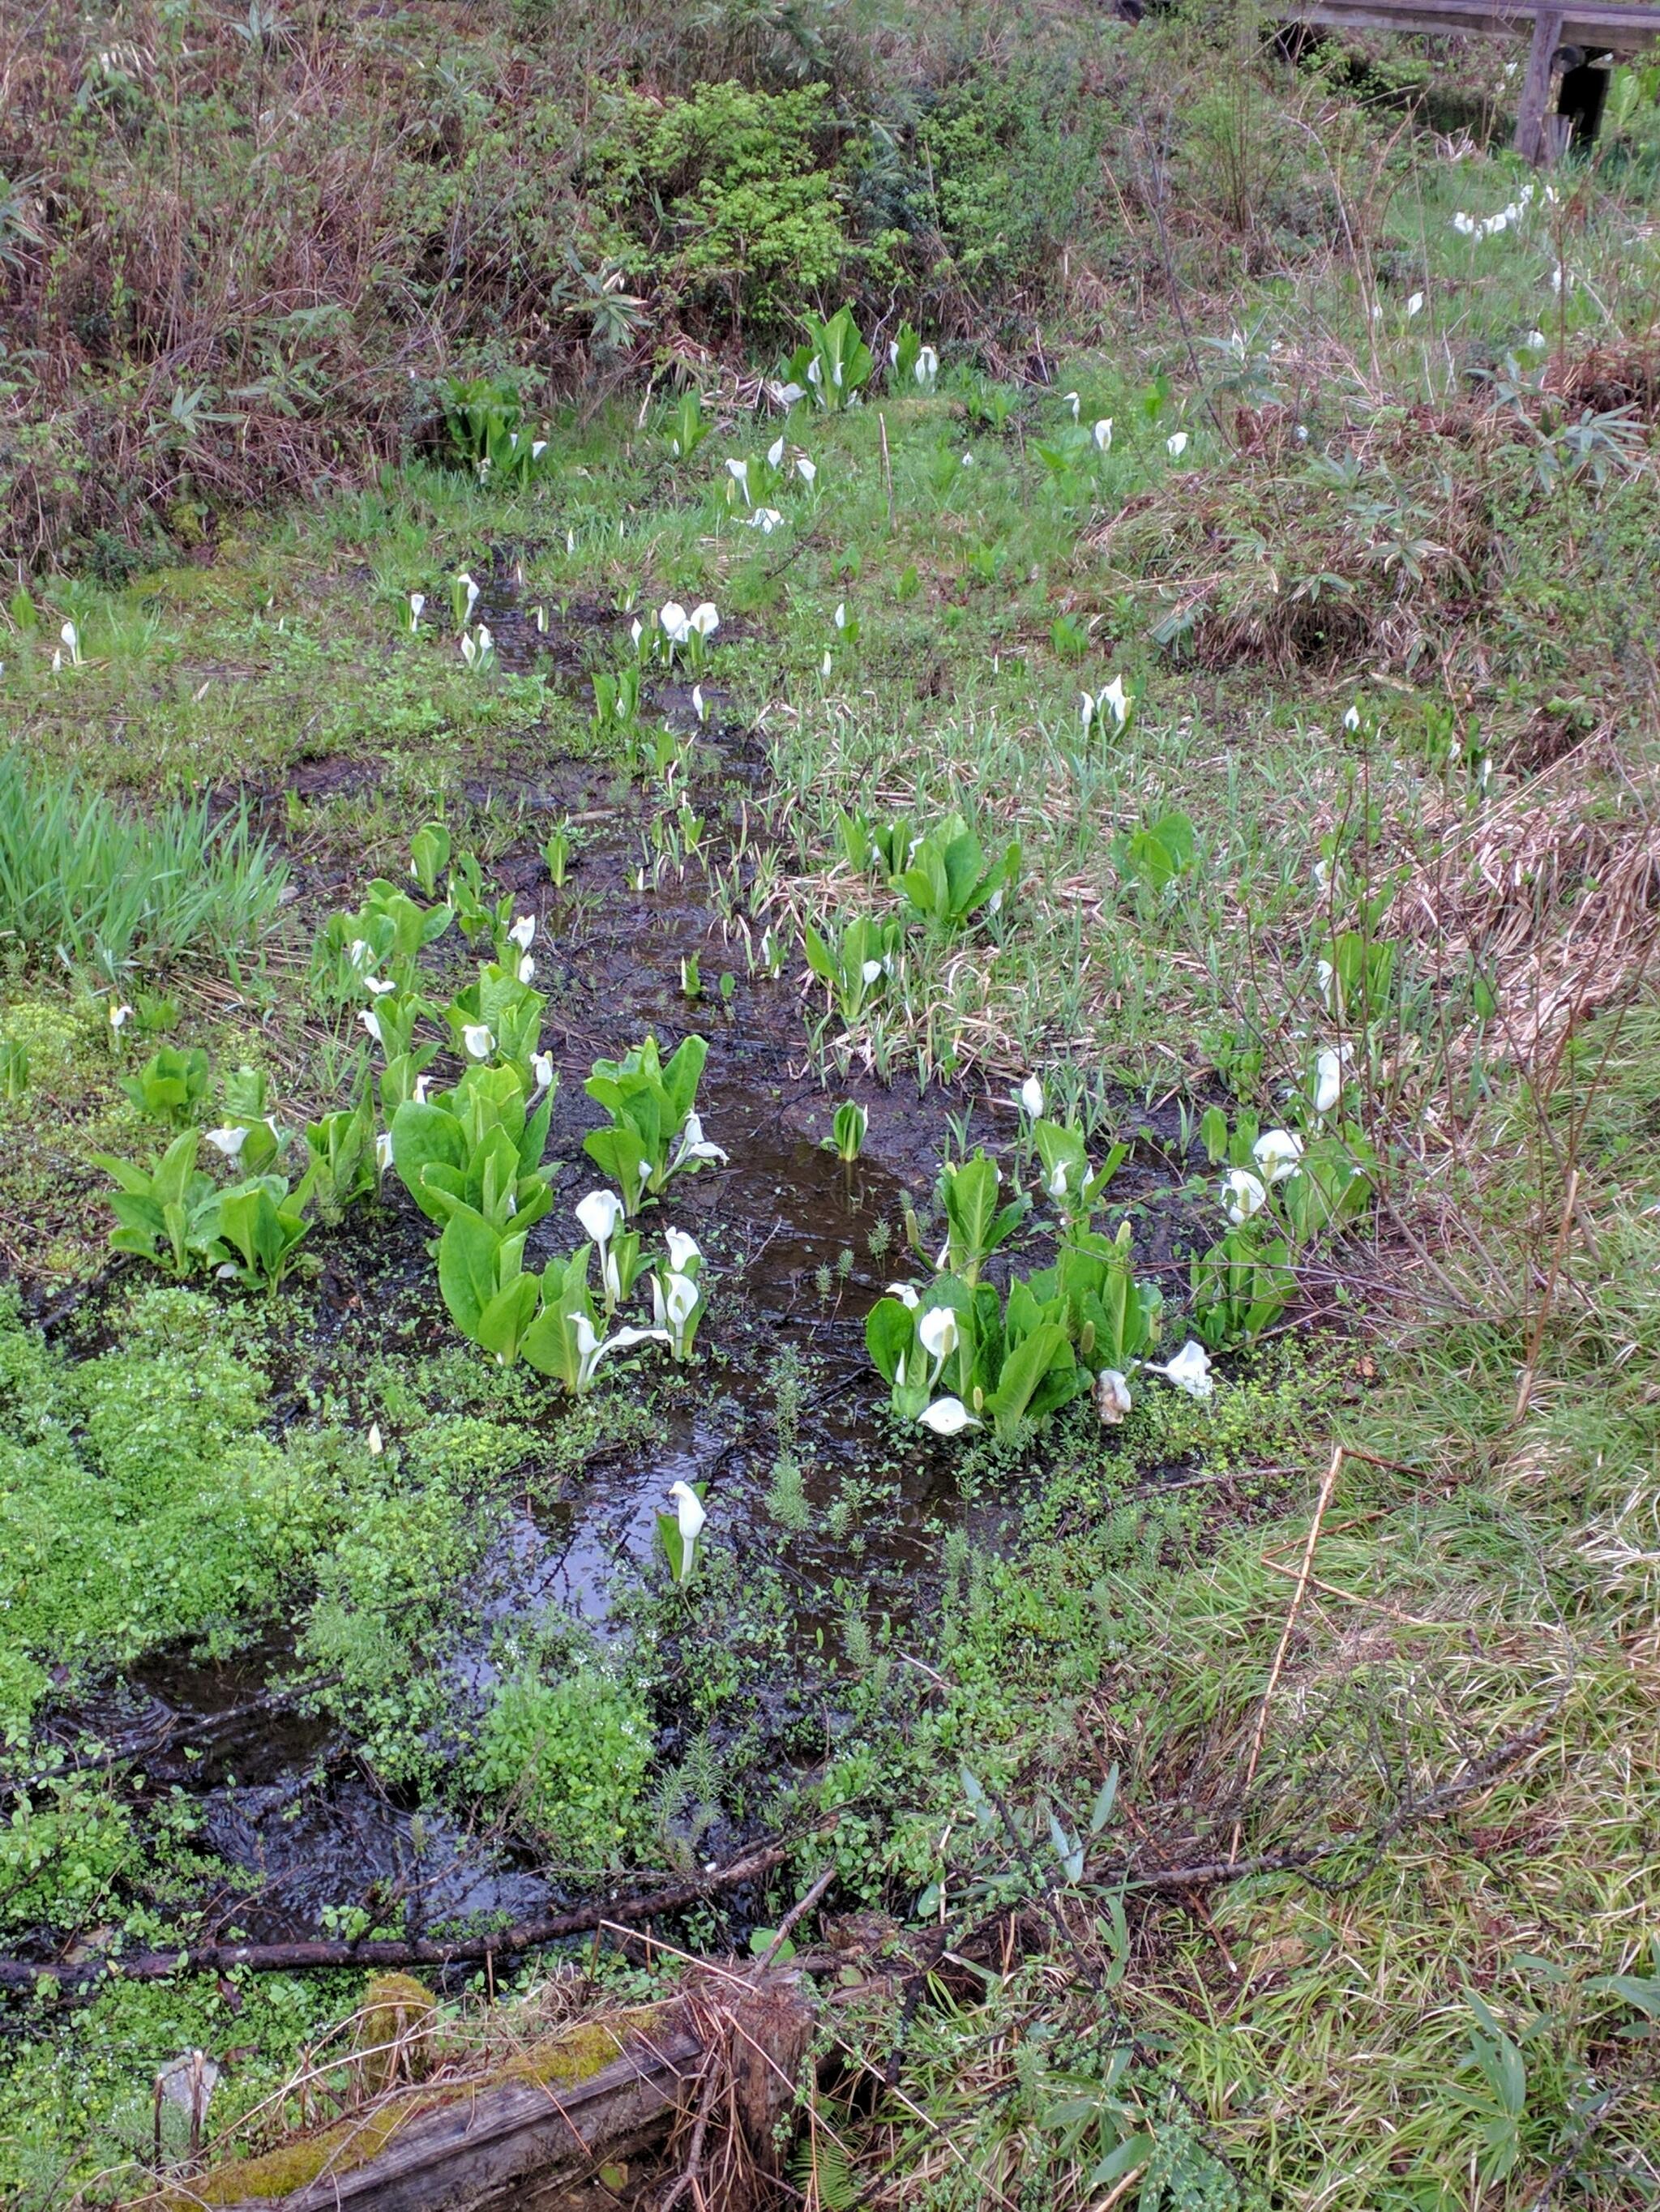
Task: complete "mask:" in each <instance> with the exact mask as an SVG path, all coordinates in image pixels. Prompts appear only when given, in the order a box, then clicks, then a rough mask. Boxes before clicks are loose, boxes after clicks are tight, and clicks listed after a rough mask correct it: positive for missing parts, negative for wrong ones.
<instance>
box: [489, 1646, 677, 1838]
mask: <svg viewBox="0 0 1660 2212" xmlns="http://www.w3.org/2000/svg"><path fill="white" fill-rule="evenodd" d="M651 1752H652V1739H651V1729H650V1725H649V1723H648V1720H647V1717H646V1714H645V1712H644V1710H643V1709H642V1706H641V1705H640V1704H639V1701H638V1700H637V1699H635V1697H634V1696H632V1695H631V1694H630V1693H629V1691H627V1690H626V1689H624V1688H623V1686H622V1685H621V1684H620V1683H618V1682H616V1681H613V1680H611V1677H610V1676H609V1675H606V1674H601V1673H600V1672H599V1670H598V1669H597V1668H592V1667H590V1668H584V1669H582V1671H581V1672H580V1673H577V1674H569V1675H567V1676H566V1677H565V1679H564V1680H562V1681H560V1682H544V1681H543V1680H541V1678H540V1677H539V1676H538V1675H537V1674H520V1675H516V1676H514V1678H513V1679H512V1680H509V1681H506V1682H503V1683H502V1686H501V1687H500V1688H499V1689H498V1690H497V1692H496V1698H495V1701H494V1703H493V1704H492V1705H491V1706H490V1709H489V1712H488V1714H487V1715H486V1716H485V1719H484V1725H483V1730H482V1731H481V1734H480V1737H479V1744H478V1751H477V1759H476V1762H475V1768H474V1777H473V1778H474V1780H475V1782H476V1783H477V1786H478V1788H479V1789H481V1790H484V1791H485V1792H487V1793H488V1794H489V1796H501V1797H506V1798H507V1799H508V1800H509V1802H510V1805H511V1808H512V1812H513V1814H514V1818H515V1819H516V1820H517V1822H518V1824H519V1826H521V1827H523V1828H526V1829H528V1830H529V1831H531V1832H532V1833H534V1834H535V1835H537V1836H538V1838H541V1839H542V1840H543V1841H544V1843H545V1844H547V1845H548V1847H549V1848H550V1850H554V1851H556V1852H557V1853H558V1855H559V1856H560V1857H562V1858H563V1859H566V1860H568V1861H569V1863H571V1864H572V1865H573V1866H579V1867H598V1866H605V1865H608V1864H610V1863H612V1862H613V1861H615V1860H616V1858H617V1857H618V1855H619V1852H620V1850H621V1849H622V1847H623V1844H625V1843H626V1842H627V1841H628V1839H629V1837H630V1836H631V1835H632V1834H633V1833H634V1832H635V1827H636V1826H637V1819H636V1815H637V1812H638V1808H639V1802H640V1792H641V1787H642V1784H643V1783H644V1780H645V1776H646V1769H647V1767H648V1765H649V1764H650V1762H651Z"/></svg>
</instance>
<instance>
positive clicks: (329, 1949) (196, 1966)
mask: <svg viewBox="0 0 1660 2212" xmlns="http://www.w3.org/2000/svg"><path fill="white" fill-rule="evenodd" d="M793 1849H794V1846H793V1845H792V1844H767V1845H766V1846H764V1848H763V1849H761V1850H754V1851H750V1852H746V1853H745V1855H744V1856H743V1857H740V1858H737V1859H734V1860H733V1861H732V1863H730V1864H729V1865H727V1866H724V1867H719V1868H717V1869H715V1870H714V1872H713V1873H712V1874H706V1875H701V1876H699V1878H698V1879H697V1880H696V1881H682V1882H675V1883H672V1884H671V1885H670V1886H669V1887H666V1888H665V1889H659V1890H654V1891H653V1892H651V1893H649V1894H648V1895H646V1896H642V1897H631V1898H623V1899H622V1900H621V1901H620V1902H619V1903H617V1904H615V1905H582V1906H581V1907H579V1908H578V1909H577V1910H576V1911H572V1912H556V1913H552V1914H550V1915H549V1916H548V1917H545V1918H544V1919H541V1920H520V1921H516V1922H514V1923H513V1925H512V1926H510V1927H508V1928H498V1929H495V1930H493V1931H492V1932H491V1933H489V1934H488V1935H483V1936H453V1937H451V1938H449V1939H447V1940H442V1941H441V1940H439V1939H437V1938H434V1937H414V1936H410V1937H395V1936H381V1937H373V1938H366V1939H363V1940H362V1941H359V1942H340V1941H333V1942H328V1941H324V1940H320V1939H319V1940H317V1941H315V1942H299V1943H203V1944H200V1945H198V1947H197V1948H195V1949H193V1950H192V1949H189V1948H185V1949H180V1950H176V1951H139V1952H136V1953H135V1954H133V1955H132V1956H131V1958H126V1959H120V1958H112V1957H102V1958H96V1959H87V1960H76V1961H75V1962H74V1963H73V1964H64V1965H58V1964H55V1963H53V1962H51V1961H46V1960H43V1961H40V1962H36V1961H34V1960H27V1959H0V1990H34V1989H37V1988H38V1987H39V1986H40V1984H41V1983H42V1982H46V1981H53V1982H56V1983H57V1984H58V1986H59V1988H60V1989H64V1988H69V1989H74V1988H78V1987H80V1986H82V1984H88V1983H92V1982H97V1981H100V1980H102V1979H103V1978H105V1977H106V1976H111V1977H113V1978H117V1979H119V1980H122V1981H130V1982H161V1981H167V1980H168V1979H170V1978H171V1977H172V1976H173V1975H174V1974H182V1973H192V1974H226V1973H229V1972H233V1971H234V1969H235V1968H236V1967H238V1966H243V1967H247V1968H249V1969H251V1970H252V1971H253V1972H256V1973H271V1972H280V1973H315V1972H319V1971H321V1970H323V1969H325V1968H328V1967H334V1966H366V1967H375V1968H385V1967H394V1966H459V1965H463V1964H465V1963H468V1962H470V1961H473V1960H496V1959H500V1958H503V1957H509V1956H512V1955H513V1954H515V1953H518V1952H521V1951H535V1950H538V1949H540V1948H541V1947H542V1946H543V1945H544V1944H546V1943H555V1942H559V1941H560V1939H561V1938H562V1937H563V1936H587V1935H591V1934H592V1933H593V1930H594V1929H597V1928H599V1927H600V1926H601V1925H602V1924H603V1923H605V1922H606V1921H608V1920H620V1921H629V1922H633V1921H640V1920H651V1919H654V1918H655V1917H656V1916H657V1915H658V1914H659V1913H663V1912H680V1911H684V1910H685V1909H686V1907H687V1906H689V1905H701V1904H702V1902H703V1900H704V1899H706V1898H708V1897H709V1896H711V1895H714V1894H716V1893H719V1892H721V1891H722V1890H728V1889H738V1888H740V1887H742V1886H743V1884H744V1883H745V1882H748V1881H757V1880H758V1879H759V1877H760V1876H761V1875H764V1874H769V1873H770V1872H771V1871H772V1869H774V1868H775V1867H776V1866H781V1865H782V1864H783V1863H784V1861H785V1860H786V1859H787V1858H788V1857H789V1856H790V1853H791V1850H793Z"/></svg>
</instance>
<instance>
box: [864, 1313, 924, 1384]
mask: <svg viewBox="0 0 1660 2212" xmlns="http://www.w3.org/2000/svg"><path fill="white" fill-rule="evenodd" d="M915 1340H916V1317H915V1315H914V1314H913V1312H912V1311H911V1309H910V1308H909V1306H908V1305H906V1304H904V1303H903V1300H902V1299H899V1298H891V1297H890V1298H879V1299H878V1300H877V1302H876V1304H874V1305H873V1307H872V1308H871V1310H870V1311H869V1313H867V1314H866V1316H865V1349H866V1351H867V1352H869V1353H870V1356H871V1358H872V1359H873V1361H874V1363H875V1365H876V1370H877V1372H878V1374H879V1375H880V1376H881V1377H882V1379H883V1381H884V1382H885V1383H895V1382H897V1380H898V1379H899V1377H900V1376H901V1375H902V1374H903V1371H904V1365H905V1361H906V1358H908V1356H909V1352H910V1349H911V1346H912V1345H913V1344H914V1343H915Z"/></svg>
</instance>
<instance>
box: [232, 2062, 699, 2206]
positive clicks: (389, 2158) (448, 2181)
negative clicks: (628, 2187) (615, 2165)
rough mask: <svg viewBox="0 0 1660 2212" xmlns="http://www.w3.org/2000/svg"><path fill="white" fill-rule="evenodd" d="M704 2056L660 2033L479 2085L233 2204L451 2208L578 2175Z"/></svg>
mask: <svg viewBox="0 0 1660 2212" xmlns="http://www.w3.org/2000/svg"><path fill="white" fill-rule="evenodd" d="M703 2056H704V2052H703V2047H702V2044H701V2043H700V2042H699V2041H698V2039H697V2038H696V2036H695V2035H691V2034H689V2033H684V2032H683V2033H678V2034H674V2035H671V2036H668V2037H666V2038H665V2039H663V2040H662V2041H661V2042H660V2043H659V2044H657V2045H656V2047H655V2048H654V2050H636V2051H629V2052H628V2053H627V2054H625V2056H624V2057H621V2058H618V2059H616V2060H614V2061H613V2062H612V2063H611V2065H609V2066H606V2067H603V2068H602V2069H600V2071H599V2073H597V2074H595V2075H592V2076H591V2077H590V2078H589V2080H587V2081H582V2082H579V2083H577V2084H575V2086H573V2087H569V2088H562V2089H555V2088H552V2087H548V2088H544V2087H539V2086H538V2085H536V2084H534V2083H526V2084H515V2085H513V2086H511V2087H506V2088H496V2089H485V2090H481V2091H480V2092H479V2093H477V2095H476V2096H474V2097H471V2098H462V2099H460V2100H456V2101H454V2102H453V2103H450V2104H447V2105H446V2106H442V2107H441V2109H440V2110H438V2111H437V2112H431V2113H429V2114H426V2115H424V2116H423V2117H422V2118H418V2119H414V2120H410V2122H409V2123H408V2124H406V2125H404V2127H401V2128H399V2130H398V2133H397V2135H396V2136H394V2137H393V2138H392V2142H389V2143H388V2144H387V2146H386V2148H385V2149H384V2150H383V2151H381V2152H380V2153H379V2154H377V2155H376V2156H375V2157H374V2158H372V2159H370V2160H368V2161H367V2162H366V2163H365V2164H364V2165H362V2166H356V2167H349V2168H348V2169H347V2170H346V2171H345V2172H336V2173H325V2174H322V2175H319V2178H318V2179H316V2180H315V2181H313V2182H311V2183H309V2184H308V2185H307V2186H306V2187H305V2188H304V2189H301V2190H297V2191H295V2193H294V2194H293V2195H292V2196H289V2197H282V2198H281V2199H277V2200H272V2199H270V2198H265V2199H257V2198H256V2199H252V2200H247V2201H245V2202H244V2203H243V2204H242V2205H240V2206H239V2207H234V2208H230V2212H269V2209H270V2208H271V2206H272V2204H273V2203H280V2205H281V2212H454V2208H459V2207H462V2206H472V2205H477V2204H480V2203H483V2202H484V2201H485V2200H486V2199H488V2198H489V2197H491V2196H493V2195H495V2194H496V2192H498V2191H502V2190H505V2189H506V2188H508V2186H509V2185H514V2184H517V2185H530V2184H532V2183H533V2184H534V2185H535V2186H536V2187H538V2189H541V2188H547V2187H550V2186H551V2185H554V2184H556V2183H563V2182H569V2181H574V2180H576V2179H580V2178H581V2176H583V2175H584V2174H587V2172H591V2171H592V2169H593V2166H594V2165H595V2164H596V2163H597V2162H598V2161H599V2160H600V2159H601V2158H605V2157H626V2156H627V2155H628V2154H629V2150H630V2149H631V2148H634V2147H635V2146H637V2145H638V2143H639V2142H640V2140H641V2138H642V2136H647V2135H649V2134H650V2133H651V2132H652V2131H653V2130H652V2124H653V2123H654V2122H656V2121H660V2120H662V2119H664V2118H666V2116H667V2114H668V2113H669V2112H671V2111H672V2108H673V2106H675V2104H676V2103H677V2101H678V2098H679V2095H680V2093H681V2089H682V2087H683V2086H684V2082H685V2081H686V2080H687V2079H688V2078H689V2077H690V2076H691V2075H694V2074H695V2073H696V2069H697V2067H698V2065H699V2064H700V2063H701V2062H702V2058H703Z"/></svg>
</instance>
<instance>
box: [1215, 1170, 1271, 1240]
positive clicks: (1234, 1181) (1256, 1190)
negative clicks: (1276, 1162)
mask: <svg viewBox="0 0 1660 2212" xmlns="http://www.w3.org/2000/svg"><path fill="white" fill-rule="evenodd" d="M1222 1203H1223V1205H1224V1206H1225V1207H1226V1209H1227V1216H1228V1219H1229V1220H1230V1221H1231V1222H1232V1224H1233V1225H1234V1227H1235V1228H1236V1229H1237V1227H1238V1226H1239V1224H1240V1223H1241V1222H1242V1221H1249V1220H1250V1218H1251V1216H1252V1215H1253V1214H1254V1213H1260V1212H1262V1208H1263V1207H1264V1206H1266V1205H1267V1204H1268V1187H1267V1185H1266V1184H1265V1183H1264V1182H1263V1181H1262V1177H1261V1176H1254V1175H1253V1174H1252V1173H1251V1171H1250V1169H1249V1168H1233V1169H1231V1170H1230V1171H1229V1172H1228V1174H1227V1175H1225V1176H1224V1177H1223V1179H1222Z"/></svg>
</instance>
